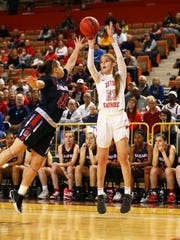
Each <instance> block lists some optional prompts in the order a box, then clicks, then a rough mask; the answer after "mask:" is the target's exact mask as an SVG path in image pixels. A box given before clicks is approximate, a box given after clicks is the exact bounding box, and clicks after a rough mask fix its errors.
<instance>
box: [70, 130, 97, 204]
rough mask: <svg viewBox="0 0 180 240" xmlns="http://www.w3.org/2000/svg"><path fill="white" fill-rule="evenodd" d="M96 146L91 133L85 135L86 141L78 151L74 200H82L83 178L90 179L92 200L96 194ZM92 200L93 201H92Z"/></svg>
mask: <svg viewBox="0 0 180 240" xmlns="http://www.w3.org/2000/svg"><path fill="white" fill-rule="evenodd" d="M96 154H97V146H96V138H95V135H94V134H93V133H87V134H86V140H85V142H84V144H83V145H82V147H81V149H80V156H79V165H77V166H76V168H75V192H74V197H75V199H76V200H81V199H82V194H83V177H89V178H90V188H89V195H91V196H92V200H94V199H95V196H96V194H97V187H96V185H97V155H96ZM93 198H94V199H93Z"/></svg>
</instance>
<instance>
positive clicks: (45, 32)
mask: <svg viewBox="0 0 180 240" xmlns="http://www.w3.org/2000/svg"><path fill="white" fill-rule="evenodd" d="M51 39H52V31H51V30H50V29H49V26H48V25H47V24H45V25H44V26H43V28H42V30H41V31H40V33H39V37H38V40H39V41H45V42H46V43H47V42H49V41H50V40H51Z"/></svg>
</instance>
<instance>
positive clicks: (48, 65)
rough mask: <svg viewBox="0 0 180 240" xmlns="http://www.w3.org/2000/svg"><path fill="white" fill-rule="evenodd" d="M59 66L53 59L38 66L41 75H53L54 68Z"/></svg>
mask: <svg viewBox="0 0 180 240" xmlns="http://www.w3.org/2000/svg"><path fill="white" fill-rule="evenodd" d="M56 65H57V62H56V61H55V60H53V59H49V60H47V61H46V62H44V64H42V65H39V66H38V72H39V73H45V74H48V75H50V74H52V72H53V68H54V67H55V66H56Z"/></svg>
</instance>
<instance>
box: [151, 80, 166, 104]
mask: <svg viewBox="0 0 180 240" xmlns="http://www.w3.org/2000/svg"><path fill="white" fill-rule="evenodd" d="M149 95H152V96H154V97H155V98H156V99H157V100H160V102H162V101H163V100H164V86H163V85H162V84H161V80H160V78H159V77H154V78H153V79H152V84H151V86H150V87H149Z"/></svg>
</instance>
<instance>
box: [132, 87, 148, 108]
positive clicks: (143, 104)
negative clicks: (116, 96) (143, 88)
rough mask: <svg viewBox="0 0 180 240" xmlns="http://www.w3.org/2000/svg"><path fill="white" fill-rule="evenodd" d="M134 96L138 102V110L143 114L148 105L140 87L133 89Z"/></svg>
mask: <svg viewBox="0 0 180 240" xmlns="http://www.w3.org/2000/svg"><path fill="white" fill-rule="evenodd" d="M133 96H134V97H135V99H136V100H137V109H138V110H139V111H140V112H141V111H142V110H143V109H144V108H145V107H146V105H147V103H146V97H144V96H143V95H141V94H140V90H139V88H138V87H134V88H133Z"/></svg>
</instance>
